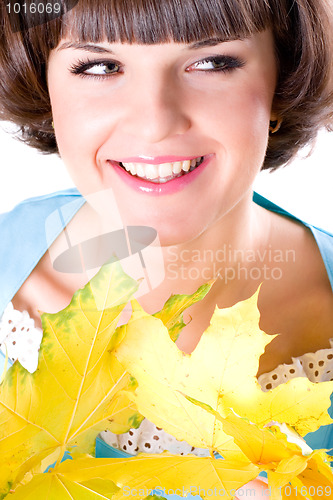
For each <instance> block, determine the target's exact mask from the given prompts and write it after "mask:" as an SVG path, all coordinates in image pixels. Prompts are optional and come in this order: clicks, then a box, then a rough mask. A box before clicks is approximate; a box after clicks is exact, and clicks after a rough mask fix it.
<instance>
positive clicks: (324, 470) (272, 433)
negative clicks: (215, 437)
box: [192, 399, 333, 500]
mask: <svg viewBox="0 0 333 500" xmlns="http://www.w3.org/2000/svg"><path fill="white" fill-rule="evenodd" d="M192 403H194V404H195V405H196V406H200V407H202V408H203V409H204V410H205V411H207V412H208V413H211V414H213V415H215V417H216V418H217V419H218V420H219V421H220V422H221V423H222V425H223V430H224V431H225V432H226V433H228V434H230V435H231V436H233V438H234V440H235V443H236V444H237V445H238V446H239V447H240V449H241V450H242V451H243V452H244V453H245V455H246V456H247V457H248V458H249V460H250V461H251V463H252V464H254V465H257V466H258V468H259V469H260V470H261V471H266V472H267V476H268V485H269V492H270V500H281V499H285V500H286V499H287V498H289V496H290V495H292V493H295V495H296V496H297V492H299V494H301V492H302V491H304V498H308V499H309V498H311V499H314V498H317V496H316V493H318V497H319V496H322V495H323V491H324V490H323V488H324V487H326V492H328V488H330V489H329V495H327V496H331V493H333V472H332V470H331V469H330V467H329V465H328V456H327V455H326V454H325V453H323V452H322V451H321V450H316V451H313V450H311V448H309V447H308V446H307V445H306V443H305V442H304V440H303V439H302V438H301V437H300V436H297V434H296V432H295V431H294V430H293V429H289V428H288V426H286V425H285V424H283V425H280V424H276V423H275V424H273V423H272V425H270V426H269V427H265V428H263V429H260V428H259V427H258V426H257V425H256V424H253V423H251V422H249V421H248V420H246V419H244V418H241V417H239V416H238V415H235V414H234V413H233V412H229V415H227V416H226V417H222V416H221V415H219V414H218V413H217V412H216V411H214V410H213V409H212V408H209V406H208V405H206V404H204V403H201V402H199V401H195V400H193V399H192ZM281 429H282V431H281ZM316 485H317V486H316ZM319 486H321V490H319V489H318V487H319ZM292 488H293V489H292ZM295 488H296V490H295ZM311 490H313V493H311ZM320 491H321V495H320ZM307 495H308V496H307Z"/></svg>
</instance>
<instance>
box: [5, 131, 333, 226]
mask: <svg viewBox="0 0 333 500" xmlns="http://www.w3.org/2000/svg"><path fill="white" fill-rule="evenodd" d="M4 128H5V129H6V130H9V129H10V127H9V125H7V124H2V125H1V126H0V150H1V166H0V213H2V212H6V211H8V210H10V209H11V208H13V207H14V206H15V205H16V204H17V203H19V202H20V201H21V200H23V199H26V198H30V197H32V196H37V195H40V194H44V193H50V192H53V191H57V190H59V189H64V188H67V187H72V186H73V183H72V181H71V179H70V177H69V176H68V174H67V172H66V169H65V167H64V165H63V163H62V161H61V160H60V158H58V157H57V156H56V155H51V156H50V155H42V154H40V153H38V152H36V151H35V150H33V149H32V148H29V147H28V146H26V145H24V144H22V143H20V142H19V141H17V140H15V139H14V138H13V137H12V136H11V135H9V134H8V133H7V132H5V130H4ZM305 154H306V152H305V151H304V152H303V153H302V156H305ZM255 189H256V190H257V191H258V192H259V193H261V194H263V195H264V196H266V197H267V198H269V199H270V200H272V201H274V202H275V203H276V204H278V205H280V206H282V207H283V208H285V209H286V210H288V211H290V212H291V213H293V214H294V215H296V216H298V217H299V218H301V219H303V220H305V221H307V222H310V223H312V224H314V225H317V226H319V227H322V228H324V229H327V230H329V231H331V232H333V132H332V133H328V132H326V131H324V132H322V133H320V135H319V137H318V140H317V143H316V145H315V148H314V151H313V153H312V155H311V156H310V157H309V158H306V159H303V158H301V157H300V158H297V159H296V160H295V161H294V162H293V163H292V164H290V165H288V166H287V167H285V168H282V169H279V170H278V171H277V172H274V173H269V172H262V173H261V174H260V175H259V176H258V179H257V182H256V185H255Z"/></svg>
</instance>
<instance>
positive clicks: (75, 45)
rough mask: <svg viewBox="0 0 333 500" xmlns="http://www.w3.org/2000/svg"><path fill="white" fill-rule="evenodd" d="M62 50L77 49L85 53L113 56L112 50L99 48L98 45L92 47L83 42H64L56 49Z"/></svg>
mask: <svg viewBox="0 0 333 500" xmlns="http://www.w3.org/2000/svg"><path fill="white" fill-rule="evenodd" d="M64 49H78V50H86V51H87V52H95V53H97V54H105V53H107V54H114V52H112V50H110V49H107V48H106V47H101V46H100V45H94V44H91V43H84V42H64V43H62V44H61V45H60V47H58V48H57V50H64Z"/></svg>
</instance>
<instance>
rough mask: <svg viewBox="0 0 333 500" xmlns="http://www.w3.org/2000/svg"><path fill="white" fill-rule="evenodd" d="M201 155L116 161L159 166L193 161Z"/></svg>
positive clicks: (149, 157) (142, 157)
mask: <svg viewBox="0 0 333 500" xmlns="http://www.w3.org/2000/svg"><path fill="white" fill-rule="evenodd" d="M201 156H203V155H198V156H170V155H169V156H144V155H142V156H131V157H129V158H122V159H121V160H116V161H117V162H118V163H119V162H121V163H148V164H150V165H160V164H162V163H174V162H176V161H186V160H194V159H195V158H200V157H201Z"/></svg>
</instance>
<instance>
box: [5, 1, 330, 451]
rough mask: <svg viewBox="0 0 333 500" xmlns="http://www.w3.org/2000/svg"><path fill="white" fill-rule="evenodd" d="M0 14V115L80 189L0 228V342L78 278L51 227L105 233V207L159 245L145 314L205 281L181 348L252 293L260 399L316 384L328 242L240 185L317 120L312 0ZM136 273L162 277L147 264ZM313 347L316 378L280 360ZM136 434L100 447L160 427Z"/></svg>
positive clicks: (28, 207)
mask: <svg viewBox="0 0 333 500" xmlns="http://www.w3.org/2000/svg"><path fill="white" fill-rule="evenodd" d="M1 12H2V21H1V23H2V26H1V33H0V96H1V109H2V117H3V119H6V120H11V121H13V122H14V123H16V124H18V125H19V127H20V130H21V134H22V138H23V139H24V140H25V141H26V142H27V143H28V144H30V145H31V146H32V147H35V148H37V149H39V150H40V151H43V152H46V153H56V152H58V153H59V154H60V156H61V158H62V159H63V161H64V162H65V164H66V166H67V168H68V170H69V172H70V174H71V176H72V179H73V180H74V182H75V185H76V186H77V189H78V192H77V191H73V190H71V191H68V192H62V193H57V194H55V195H52V196H46V197H42V198H40V199H36V200H30V201H28V202H26V203H24V204H22V205H21V206H19V207H18V208H17V209H16V210H14V211H13V212H11V213H10V214H6V215H5V216H3V218H2V222H1V224H2V226H1V231H2V234H3V235H4V236H2V244H1V252H2V254H3V255H2V263H1V265H2V270H3V273H2V276H3V278H4V279H3V280H2V285H1V288H2V290H1V305H2V310H3V309H5V308H6V306H7V305H8V303H9V302H10V301H11V303H12V306H9V308H8V307H7V309H6V312H5V314H4V316H3V320H2V326H1V328H2V332H5V333H3V337H6V338H7V344H8V345H10V344H12V343H13V341H11V339H12V338H13V337H12V336H13V334H15V332H16V330H15V331H14V332H13V328H16V327H15V326H13V323H11V322H13V318H16V316H15V315H17V314H20V313H18V311H27V313H24V315H25V316H24V317H23V319H22V316H19V317H17V319H16V321H18V322H20V321H32V320H33V321H34V325H35V327H37V329H38V327H40V326H41V325H40V319H39V315H38V312H37V310H43V311H48V312H55V311H58V310H60V309H62V308H64V307H65V306H66V305H67V304H68V302H69V301H70V299H71V297H72V295H73V293H74V292H75V291H76V290H77V289H78V288H79V287H81V286H82V285H83V284H84V283H85V282H86V281H87V277H86V275H85V274H83V273H82V274H78V273H75V272H68V271H67V272H66V273H64V272H59V270H57V269H56V268H55V266H54V265H53V264H54V259H53V257H52V256H53V255H58V256H59V255H61V254H62V253H63V252H64V251H65V250H66V247H65V246H64V244H65V243H66V242H67V240H66V238H65V236H64V234H65V233H64V228H65V226H66V231H67V232H68V234H71V235H72V236H73V240H75V241H81V242H82V241H85V240H87V239H89V238H91V237H92V236H96V234H102V233H103V231H104V229H105V228H106V227H107V228H108V229H110V228H112V227H113V224H114V206H115V205H116V206H117V209H118V210H119V213H120V215H121V219H122V222H123V224H124V226H149V227H151V228H153V229H154V230H156V232H157V234H158V238H159V242H160V245H161V249H162V253H163V259H164V272H165V276H164V279H163V280H162V281H161V282H160V283H159V284H158V285H156V286H155V287H153V288H152V289H151V290H150V291H149V292H148V293H146V294H145V295H144V296H142V297H140V302H141V303H142V305H143V307H144V308H145V309H146V310H147V311H148V312H151V313H152V312H155V311H157V310H159V309H160V308H161V307H162V305H163V304H164V302H165V301H166V300H167V298H168V297H169V296H170V295H171V293H191V292H193V291H194V290H196V289H197V288H198V287H199V286H200V285H201V284H202V283H204V282H206V281H208V279H210V278H213V277H215V276H216V275H217V272H219V279H217V280H216V282H215V284H214V286H213V288H212V291H211V292H210V293H209V294H208V295H207V296H206V298H205V299H204V300H203V301H201V302H200V303H198V304H196V305H194V306H192V307H191V308H190V310H189V314H190V315H191V318H192V321H191V322H190V324H188V325H187V326H186V327H185V328H184V330H183V332H182V334H181V336H180V338H179V340H178V342H177V343H178V346H179V348H180V349H182V350H184V351H186V352H191V351H192V350H193V349H194V347H195V346H196V344H197V343H198V341H199V339H200V336H201V333H202V332H203V331H204V329H205V328H206V327H207V326H208V324H209V319H210V317H211V316H212V313H213V310H214V307H215V305H216V304H217V305H218V306H219V307H228V306H231V305H232V304H235V303H236V302H238V301H240V300H243V299H245V298H248V297H249V296H250V295H252V294H253V293H254V292H255V290H256V289H257V287H258V286H259V284H260V283H261V282H263V285H262V289H261V292H260V297H259V309H260V312H261V325H260V326H261V328H262V329H263V330H264V331H266V332H267V333H271V334H275V333H279V334H280V335H279V336H278V337H277V338H275V339H274V340H273V342H272V343H271V344H270V345H269V346H268V348H267V349H266V352H265V353H264V355H263V356H262V357H261V360H260V367H259V372H258V376H261V379H260V380H261V381H262V382H261V383H262V385H263V388H266V389H267V390H268V389H270V388H272V387H273V386H274V385H276V384H277V383H280V381H282V380H284V381H285V380H287V377H288V378H290V377H292V376H296V375H297V376H299V375H302V376H308V377H309V378H310V379H311V380H314V381H320V380H327V378H325V374H326V372H327V371H329V370H327V366H328V363H329V360H330V359H331V357H330V356H331V352H333V351H332V350H331V346H330V342H329V341H330V339H331V338H333V327H332V325H333V321H332V320H333V307H332V285H333V243H332V242H333V239H332V236H330V235H328V234H326V233H325V232H324V231H321V230H318V229H316V228H313V227H311V226H309V225H307V224H306V223H303V222H301V221H299V220H297V219H296V218H295V217H293V216H292V215H291V214H288V213H286V212H285V211H283V210H282V209H279V208H278V207H276V206H275V205H273V204H272V203H270V202H269V201H268V200H265V199H263V198H261V197H260V196H258V195H254V197H253V189H252V185H253V181H254V179H255V177H256V175H257V174H258V172H259V171H260V170H261V169H268V168H273V169H275V168H278V167H279V166H281V165H284V164H285V163H286V162H288V161H289V160H290V159H291V158H292V157H293V156H294V155H295V154H296V152H297V151H298V150H299V149H300V148H301V147H302V146H304V145H306V144H308V143H310V142H311V141H312V140H313V139H314V138H315V136H316V134H317V131H318V130H319V128H320V127H323V126H325V125H326V126H327V125H329V124H330V123H331V119H332V108H333V104H332V74H331V73H332V59H331V54H332V51H331V43H332V41H331V39H330V38H329V34H330V33H331V32H332V13H331V12H330V11H329V8H328V4H326V2H325V0H321V1H318V0H316V1H312V0H309V1H304V0H297V1H294V2H289V1H288V0H269V2H267V1H266V0H251V1H250V2H248V1H245V0H237V1H231V0H205V1H202V0H182V2H178V1H173V0H158V1H157V0H156V1H140V2H133V1H130V0H126V1H124V0H121V1H120V0H119V1H118V0H108V1H106V0H105V1H104V0H98V1H96V0H95V1H94V2H90V1H89V0H80V1H79V2H78V3H77V5H76V6H75V7H74V8H73V9H72V10H70V11H69V12H68V13H66V14H65V15H63V16H62V17H58V18H56V19H53V20H50V21H48V22H46V21H47V18H37V17H35V18H33V16H32V15H31V16H30V18H28V19H27V17H26V16H24V15H21V16H20V15H18V14H15V13H14V12H11V13H9V12H8V9H7V10H6V7H5V4H4V3H3V4H2V5H1ZM36 16H37V14H36ZM111 191H112V196H111V195H110V192H111ZM79 193H80V194H79ZM96 193H98V195H97V200H98V201H97V202H94V201H92V200H96V198H95V195H96ZM81 195H82V196H83V197H85V198H86V199H87V203H85V204H84V203H83V198H82V196H81ZM109 195H110V196H109ZM111 198H112V201H111ZM68 204H71V205H70V207H71V208H70V209H68V210H67V212H66V214H67V215H66V217H67V218H65V219H64V220H63V221H62V225H61V226H60V228H59V227H58V228H57V229H56V230H54V232H53V233H54V234H53V236H52V238H51V239H50V238H49V239H45V235H44V227H45V220H46V219H47V217H48V216H49V215H50V214H51V213H52V212H53V211H54V210H56V209H59V208H60V207H63V206H65V205H66V206H67V205H68ZM114 204H115V205H114ZM96 228H97V229H96ZM22 238H24V242H25V246H24V248H23V247H22V244H21V243H22ZM67 243H68V242H67ZM48 250H49V251H48ZM222 252H224V253H223V254H222ZM250 256H251V257H250ZM217 264H218V265H217ZM149 266H150V268H151V272H152V275H157V274H158V273H159V271H160V269H159V267H160V264H158V263H156V262H154V261H153V260H151V261H150V262H149ZM13 308H14V310H13ZM27 314H28V315H29V319H28V317H27ZM23 327H24V325H23ZM33 331H38V330H33ZM30 334H31V331H30ZM30 334H29V335H30ZM32 337H33V335H32V334H31V338H32ZM29 338H30V337H29ZM35 338H36V337H33V339H35ZM33 341H34V340H32V342H33ZM17 344H18V343H17V342H16V340H15V346H17ZM11 349H14V348H13V347H11ZM15 349H16V351H15V352H17V353H18V350H17V349H18V347H15ZM319 350H324V351H323V352H324V353H325V356H326V357H325V363H324V365H321V364H320V365H318V366H317V364H316V363H317V355H316V354H313V355H312V358H313V362H311V364H312V368H309V367H305V368H304V369H301V368H300V363H299V362H298V363H297V361H295V359H294V358H298V359H302V356H304V355H307V353H316V352H318V351H319ZM11 352H14V351H13V350H12V351H11ZM17 355H18V354H17ZM10 356H11V357H12V358H15V356H16V354H15V353H14V354H13V355H11V354H10ZM22 356H23V357H24V356H25V355H24V354H23V355H22ZM16 357H17V356H16ZM25 357H27V356H25ZM332 357H333V356H332ZM312 358H311V359H312ZM318 363H319V361H318ZM295 367H296V368H295ZM286 374H287V375H286ZM326 377H327V375H326ZM145 425H148V430H147V428H146V430H142V429H141V431H140V429H139V430H138V431H135V432H136V445H135V448H134V447H133V450H132V448H131V447H130V448H128V444H127V448H126V443H128V441H126V439H127V438H128V437H126V436H120V437H119V438H118V439H115V438H114V437H112V438H110V442H111V443H113V444H117V446H118V447H120V448H122V449H125V450H127V451H129V452H134V451H141V450H142V451H147V449H146V448H144V443H145V440H146V439H149V436H148V438H147V432H148V435H149V432H150V433H152V432H156V431H155V430H154V429H152V428H150V427H149V424H145ZM140 432H141V435H140ZM143 435H144V437H142V436H143ZM140 436H141V437H140ZM321 437H322V435H321ZM326 437H327V436H326ZM115 441H116V442H115ZM132 441H133V440H132ZM162 441H163V439H162V438H161V442H162ZM318 445H320V446H323V441H321V442H320V444H318ZM326 445H327V441H326ZM175 446H178V444H177V443H176V444H175ZM166 447H167V446H165V447H164V449H165V448H166ZM326 447H327V446H326ZM328 447H329V446H328ZM162 449H163V445H162V447H161V448H159V451H161V450H162ZM168 449H169V448H168ZM150 451H154V449H153V448H150Z"/></svg>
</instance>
